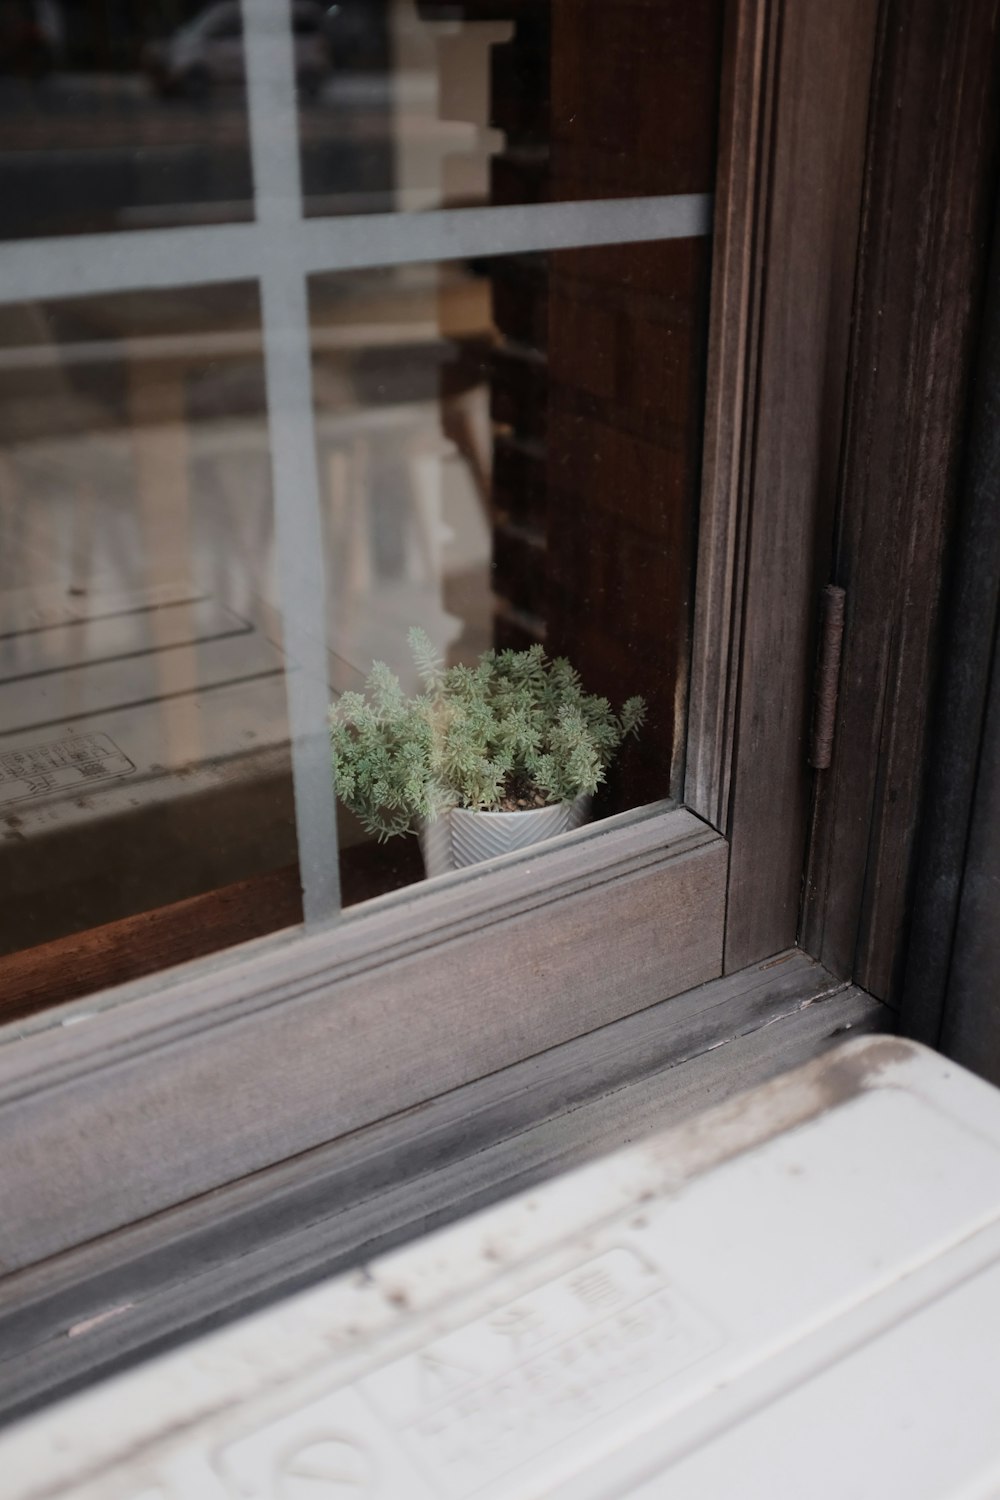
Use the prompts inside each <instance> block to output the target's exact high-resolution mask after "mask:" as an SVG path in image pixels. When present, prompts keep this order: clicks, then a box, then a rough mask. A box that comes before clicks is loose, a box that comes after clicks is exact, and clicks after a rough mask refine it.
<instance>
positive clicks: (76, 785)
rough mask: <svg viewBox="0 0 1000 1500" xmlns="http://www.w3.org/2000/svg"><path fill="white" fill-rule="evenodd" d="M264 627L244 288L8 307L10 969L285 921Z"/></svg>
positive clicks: (3, 665) (2, 494) (285, 759)
mask: <svg viewBox="0 0 1000 1500" xmlns="http://www.w3.org/2000/svg"><path fill="white" fill-rule="evenodd" d="M278 606H279V601H278V598H277V590H276V588H275V584H274V559H273V513H272V502H271V481H270V453H269V443H268V427H267V420H266V415H265V411H264V388H263V374H262V363H261V334H260V322H259V316H258V304H257V294H256V289H255V288H254V287H253V286H250V285H236V286H229V287H226V288H212V289H205V288H198V287H189V288H185V289H184V290H183V291H176V292H164V293H156V294H150V293H141V294H140V293H134V294H128V295H116V296H110V297H99V298H98V297H95V298H88V299H80V300H78V301H61V302H51V303H32V304H19V305H15V306H10V307H6V308H3V309H0V889H2V890H3V892H4V898H3V902H2V906H0V952H10V951H12V950H15V949H20V948H26V947H31V946H33V945H36V944H42V943H51V942H53V941H54V940H56V939H61V938H64V937H66V936H67V935H68V934H71V933H75V932H79V931H81V930H83V929H86V928H93V927H107V924H116V923H117V924H121V923H122V921H123V920H124V919H127V918H132V917H135V916H137V915H139V914H141V913H145V912H150V911H152V910H155V909H157V908H164V909H168V910H173V909H174V906H173V904H175V903H178V902H185V901H190V900H192V899H193V898H198V897H203V896H205V895H206V893H211V892H215V891H217V890H219V889H220V888H225V889H227V890H229V891H230V893H231V894H230V898H229V901H228V904H227V902H226V901H222V902H216V903H215V904H214V905H211V906H206V905H202V906H198V905H197V903H196V905H195V908H194V909H193V910H186V911H185V912H181V913H177V920H176V922H174V924H173V927H172V929H171V931H172V937H171V938H170V941H169V942H166V945H165V947H164V949H163V950H162V951H160V950H158V949H157V948H156V944H155V942H151V943H150V944H149V945H148V951H147V954H146V963H147V967H149V966H152V967H159V966H160V965H161V964H162V963H163V962H177V961H178V960H179V959H180V958H182V957H185V956H194V953H195V952H205V951H209V950H210V949H212V948H213V947H219V946H222V945H224V943H226V942H232V941H237V940H238V939H239V938H240V937H251V936H254V935H255V934H256V933H257V932H262V931H270V930H272V929H273V928H274V927H279V926H282V925H287V924H288V923H290V922H295V921H297V920H299V913H300V893H299V885H298V872H297V869H296V865H295V861H296V842H295V829H294V814H293V805H292V789H291V774H290V766H289V755H288V716H287V707H286V692H285V661H284V656H283V651H282V636H281V629H280V615H279V607H278ZM237 890H238V891H239V893H240V894H239V901H237V899H236V896H235V894H233V893H234V892H235V891H237ZM241 903H242V909H241ZM237 915H238V920H237V922H236V927H235V930H234V929H233V927H232V920H231V919H232V918H233V917H234V916H237ZM129 931H131V929H129ZM164 931H166V927H165V928H164ZM115 934H117V935H115ZM127 940H128V931H126V930H124V929H122V928H121V927H120V925H119V927H118V928H115V929H113V932H112V934H111V935H110V936H109V937H108V939H107V946H108V947H109V948H110V949H111V950H112V951H113V950H114V949H115V947H116V945H118V944H119V943H122V942H126V941H127ZM171 943H172V946H171ZM192 945H193V951H192ZM164 955H166V956H164ZM133 971H134V970H133ZM73 972H74V971H73V966H72V965H71V964H68V963H63V964H62V966H61V967H60V968H59V969H58V970H57V974H58V976H59V979H60V982H62V983H65V982H72V978H73ZM139 972H142V969H141V968H140V970H139ZM125 977H131V975H130V974H126V975H125Z"/></svg>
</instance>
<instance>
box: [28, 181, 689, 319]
mask: <svg viewBox="0 0 1000 1500" xmlns="http://www.w3.org/2000/svg"><path fill="white" fill-rule="evenodd" d="M711 226H712V196H711V194H709V193H684V194H675V195H672V196H669V197H653V198H608V199H600V200H586V201H583V202H578V203H530V204H524V205H522V206H516V207H508V206H502V207H500V206H490V207H486V208H455V209H435V210H433V211H432V212H429V213H421V214H413V213H402V214H393V213H388V214H350V215H344V216H342V217H340V218H324V219H301V220H298V221H296V222H295V223H294V225H291V226H288V225H286V226H284V227H283V229H282V232H281V244H280V251H279V252H278V254H279V256H280V259H281V260H282V262H283V269H285V270H286V271H287V272H289V273H292V272H296V271H297V272H299V273H301V274H303V275H314V274H318V273H320V272H324V271H330V272H332V271H348V270H363V269H364V268H365V267H368V266H387V265H396V264H401V263H404V262H406V263H413V262H415V261H437V260H461V259H466V258H469V257H472V256H497V255H512V254H526V253H529V252H532V251H546V250H567V249H574V248H583V247H586V246H589V245H595V246H596V245H614V244H633V243H639V242H645V241H650V240H667V239H695V238H700V237H702V236H705V235H707V234H709V233H710V232H711ZM272 233H274V231H271V230H269V229H268V228H266V227H265V226H263V225H261V224H210V225H196V226H193V227H189V228H178V229H130V230H121V231H117V232H112V233H109V234H81V235H64V236H59V235H53V236H45V237H43V238H40V239H30V240H12V241H8V242H7V243H6V244H2V245H0V303H12V302H30V301H35V300H37V299H39V298H46V299H57V298H61V297H83V296H88V295H97V294H100V293H108V292H117V291H138V290H145V289H149V290H157V289H161V288H168V287H178V286H199V285H211V284H213V283H220V282H233V281H245V280H256V279H258V278H259V277H260V276H261V274H262V272H263V268H264V265H265V262H267V263H269V264H270V265H271V266H273V265H274V259H275V246H274V245H273V243H271V236H272Z"/></svg>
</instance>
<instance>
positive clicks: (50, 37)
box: [0, 0, 253, 239]
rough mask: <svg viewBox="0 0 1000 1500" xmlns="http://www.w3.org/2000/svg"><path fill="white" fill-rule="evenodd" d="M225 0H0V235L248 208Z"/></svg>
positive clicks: (242, 118) (211, 217)
mask: <svg viewBox="0 0 1000 1500" xmlns="http://www.w3.org/2000/svg"><path fill="white" fill-rule="evenodd" d="M242 81H243V51H242V40H241V37H240V30H239V8H238V6H237V5H236V4H235V3H230V0H221V3H212V4H209V5H205V4H204V0H158V3H151V4H146V3H139V0H115V3H113V4H99V5H98V4H93V3H91V0H4V3H3V4H2V5H0V237H2V238H4V239H14V238H21V237H24V236H34V235H49V234H76V233H86V232H98V231H106V230H118V229H143V228H151V227H154V226H170V225H174V224H204V223H226V222H232V221H234V220H243V219H248V218H250V217H251V216H252V196H253V194H252V186H251V174H250V157H249V148H248V137H247V118H246V99H245V94H244V91H243V88H242Z"/></svg>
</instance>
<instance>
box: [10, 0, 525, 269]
mask: <svg viewBox="0 0 1000 1500" xmlns="http://www.w3.org/2000/svg"><path fill="white" fill-rule="evenodd" d="M388 25H389V32H390V40H391V55H392V63H391V65H388V64H387V62H386V61H385V60H383V63H382V65H379V63H378V59H375V61H374V63H373V61H372V59H371V58H366V59H362V65H361V66H357V65H353V64H352V65H348V62H347V60H346V58H347V54H345V60H344V61H340V60H338V53H337V49H336V47H335V46H334V47H333V49H332V52H330V53H329V57H330V59H331V62H330V64H329V66H327V68H326V70H325V71H323V72H320V71H319V70H318V69H316V70H314V71H312V72H307V71H303V70H300V74H301V76H300V78H299V83H300V101H299V102H300V109H299V133H300V139H301V145H302V176H303V190H304V194H305V199H306V211H307V213H310V214H337V213H365V212H373V211H376V212H377V211H391V210H394V209H399V208H418V209H422V208H432V207H439V206H442V205H443V204H447V203H453V202H463V203H469V202H473V201H484V200H485V199H486V197H487V196H488V190H489V174H488V161H489V156H490V154H491V152H492V151H493V150H495V149H496V147H497V144H498V141H499V137H498V136H497V134H496V132H493V131H490V130H489V129H487V128H486V119H487V97H488V63H489V49H490V46H491V45H492V44H493V42H495V41H496V40H497V39H498V37H501V36H502V35H504V34H506V33H505V29H504V28H503V27H499V28H498V27H497V26H495V25H493V26H491V25H487V24H485V23H484V24H479V23H476V24H464V25H462V26H459V25H457V23H451V22H423V21H421V20H420V19H419V17H418V15H417V11H416V9H415V6H414V4H413V0H394V3H393V4H392V5H391V6H390V7H389V10H388ZM240 45H241V44H240V43H237V46H240ZM387 57H388V53H387ZM242 71H243V64H242V59H241V58H240V61H239V62H238V64H237V65H236V66H235V68H234V69H233V70H232V72H233V75H234V76H233V77H232V78H230V79H228V80H227V79H226V78H225V77H224V76H221V75H220V76H218V77H216V76H214V75H213V76H211V77H208V76H207V74H206V73H205V72H204V71H203V72H202V73H201V74H199V83H198V87H197V88H194V87H193V86H192V87H189V86H188V85H187V84H186V83H185V82H184V80H183V79H179V80H178V82H177V85H176V87H173V88H171V89H169V90H165V89H164V88H163V85H162V80H161V81H160V82H158V81H157V78H156V75H155V72H154V71H152V70H150V69H148V68H147V69H145V70H143V69H142V68H141V67H140V66H139V65H138V63H136V64H135V65H133V66H132V68H131V69H130V70H121V71H108V70H104V71H98V70H96V69H88V70H83V69H80V68H75V69H74V68H72V67H69V66H67V67H65V68H59V69H56V68H51V69H50V70H48V71H47V72H46V73H45V74H44V76H41V77H37V78H27V77H20V76H15V75H14V74H12V73H7V74H6V75H5V74H4V73H3V71H2V70H0V238H8V239H9V238H17V237H22V236H26V235H32V236H36V235H44V234H62V233H80V232H100V231H106V230H111V229H124V228H143V227H152V226H163V225H172V224H193V223H212V222H233V221H242V220H246V219H249V218H251V217H252V177H251V170H250V156H249V142H248V129H247V112H246V95H245V91H244V89H243V87H242V84H241V83H240V81H239V77H240V75H241V74H242ZM453 78H460V79H461V80H462V86H463V94H464V96H463V98H462V99H461V100H459V101H456V99H455V97H454V89H453V88H452V86H451V85H450V84H449V82H448V80H449V79H453ZM470 100H471V103H470Z"/></svg>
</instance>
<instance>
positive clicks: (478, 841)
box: [420, 794, 593, 877]
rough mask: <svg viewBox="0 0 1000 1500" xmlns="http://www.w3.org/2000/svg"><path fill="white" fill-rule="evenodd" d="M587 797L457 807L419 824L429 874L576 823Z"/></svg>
mask: <svg viewBox="0 0 1000 1500" xmlns="http://www.w3.org/2000/svg"><path fill="white" fill-rule="evenodd" d="M592 800H593V799H592V798H591V797H589V796H588V795H586V794H584V795H582V796H580V797H577V798H575V799H574V801H572V802H560V803H559V804H558V805H557V806H555V807H539V808H534V809H531V810H530V811H528V812H468V811H466V809H465V808H461V807H456V808H453V809H452V811H451V812H448V813H445V814H444V815H443V817H440V818H435V820H434V821H433V822H432V823H424V824H422V826H421V829H420V852H421V854H422V855H423V857H424V869H425V870H426V871H427V874H428V876H429V877H430V876H433V875H445V874H447V872H448V871H449V870H463V869H465V867H466V866H467V865H478V864H480V863H481V861H482V860H484V859H493V858H494V856H495V855H497V854H510V853H511V852H512V851H513V850H515V849H526V848H527V847H528V845H529V844H540V843H541V842H542V840H543V839H551V838H555V836H556V834H558V833H568V832H569V830H570V829H571V828H579V827H580V825H581V824H582V823H586V821H587V819H588V818H589V817H590V804H591V802H592Z"/></svg>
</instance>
